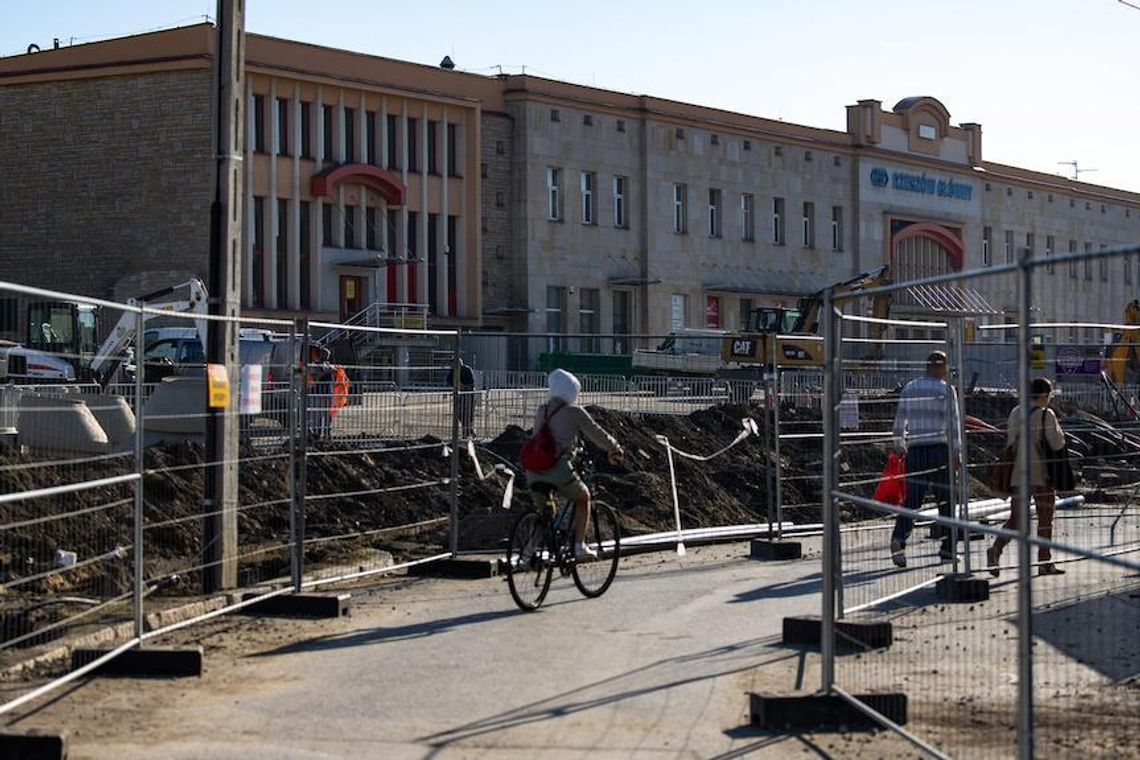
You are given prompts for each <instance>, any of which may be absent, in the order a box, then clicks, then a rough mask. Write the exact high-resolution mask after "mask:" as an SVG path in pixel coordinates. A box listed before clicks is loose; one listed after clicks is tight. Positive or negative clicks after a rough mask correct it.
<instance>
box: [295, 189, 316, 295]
mask: <svg viewBox="0 0 1140 760" xmlns="http://www.w3.org/2000/svg"><path fill="white" fill-rule="evenodd" d="M310 213H312V204H311V203H309V201H301V208H300V214H301V218H300V219H298V220H297V221H298V222H300V224H299V225H298V227H299V230H298V233H297V234H298V235H300V238H301V239H300V240H298V241H297V243H298V248H299V249H300V254H301V282H300V288H301V294H300V295H301V308H302V309H308V308H309V307H310V306H311V305H312V300H311V299H310V297H309V292H310V290H312V283H310V282H309V280H310V278H311V277H312V276H313V274H312V273H313V265H312V259H313V254H312V245H311V241H310V237H311V235H312V220H311V218H310V216H309V214H310Z"/></svg>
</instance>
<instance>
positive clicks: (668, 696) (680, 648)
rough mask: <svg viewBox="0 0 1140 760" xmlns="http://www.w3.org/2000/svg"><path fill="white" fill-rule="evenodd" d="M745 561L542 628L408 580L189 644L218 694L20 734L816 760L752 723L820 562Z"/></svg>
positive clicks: (338, 749) (706, 565)
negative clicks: (316, 611) (334, 615)
mask: <svg viewBox="0 0 1140 760" xmlns="http://www.w3.org/2000/svg"><path fill="white" fill-rule="evenodd" d="M747 552H748V545H747V544H746V543H741V544H733V545H724V546H718V547H706V548H698V549H694V548H691V547H690V549H689V554H688V556H687V557H686V558H684V559H679V558H677V557H676V556H675V555H674V554H671V553H670V554H657V555H642V556H639V557H634V558H632V559H628V560H626V561H623V564H622V567H621V569H620V573H619V576H618V578H617V581H616V582H615V583H614V585H613V587H612V588H611V589H610V591H609V592H608V593H607V594H606V595H605V596H603V597H602V598H600V599H596V600H586V599H584V598H582V597H581V596H579V595H578V593H577V591H576V590H575V589H574V587H573V584H572V583H571V582H570V579H568V578H566V579H562V580H556V581H555V587H554V589H553V590H552V592H551V595H550V597H549V598H548V600H547V603H546V605H545V606H544V607H543V609H542V610H541V611H539V612H537V613H532V614H524V613H521V612H518V611H516V609H515V608H514V606H513V603H512V601H511V599H510V596H509V594H508V592H507V589H506V588H505V584H504V583H503V582H502V581H500V580H497V579H491V580H483V581H454V580H410V579H404V580H397V579H394V580H390V581H387V582H384V583H381V584H380V585H377V586H373V587H372V588H370V589H363V590H358V591H357V592H355V595H354V599H355V601H356V606H355V608H354V612H353V615H352V617H350V618H342V619H341V620H339V621H322V622H313V621H280V620H265V619H256V618H240V617H235V618H232V619H223V621H222V622H218V623H215V624H211V625H207V626H203V627H202V628H199V629H191V631H192V633H190V634H187V635H188V636H189V637H190V638H191V639H192V640H196V641H199V642H201V643H202V644H203V645H204V646H205V647H206V673H205V675H204V676H203V677H202V678H201V679H194V680H186V679H184V680H141V681H140V680H112V679H97V680H94V681H91V682H89V683H87V684H85V685H82V686H80V687H77V688H75V689H73V690H72V691H70V692H69V693H67V694H65V695H63V696H62V697H60V698H58V699H56V700H55V701H54V702H52V703H50V704H48V705H46V706H45V707H42V708H39V709H37V710H36V711H34V712H33V713H32V714H30V715H29V716H27V717H25V718H23V719H21V720H19V721H18V722H17V723H16V725H15V726H12V727H13V728H21V729H28V728H37V727H38V728H46V729H53V730H59V729H60V728H64V729H66V730H68V731H69V733H70V738H71V750H72V754H71V756H72V757H73V758H144V757H145V758H154V757H163V758H172V759H175V760H179V759H182V758H231V757H244V758H361V757H377V758H428V757H431V758H437V757H438V758H450V757H495V758H504V757H505V758H515V757H517V758H523V757H526V758H531V757H591V758H594V757H621V758H673V757H714V756H723V757H738V756H744V755H746V754H747V755H751V754H753V753H754V752H762V753H764V754H766V755H769V756H784V755H785V754H799V755H802V753H803V752H804V751H805V749H807V748H808V745H809V744H810V746H812V747H816V745H814V744H811V740H809V739H806V738H800V739H793V738H788V737H772V736H764V735H759V734H757V732H755V731H753V730H751V729H749V728H747V723H748V720H749V712H748V703H747V692H748V691H749V690H750V689H768V688H776V689H779V690H782V691H791V690H792V689H794V688H795V686H796V683H795V680H796V674H797V672H800V671H799V670H798V668H797V662H798V661H799V660H800V658H801V654H800V653H799V652H796V651H792V650H788V649H785V648H782V647H780V646H779V645H778V640H779V633H780V629H781V624H782V618H783V617H784V616H785V615H788V614H810V613H815V612H818V610H819V565H818V559H805V560H800V561H795V562H781V563H761V562H758V561H755V560H751V559H748V558H747ZM810 670H814V668H810ZM815 677H816V678H817V677H818V676H815ZM816 685H817V683H806V684H804V688H805V689H807V690H809V691H810V690H811V689H813V688H815V686H816ZM848 741H850V739H848ZM866 741H870V740H869V739H868V740H866ZM789 742H790V743H789ZM867 749H869V747H867ZM817 751H818V748H817Z"/></svg>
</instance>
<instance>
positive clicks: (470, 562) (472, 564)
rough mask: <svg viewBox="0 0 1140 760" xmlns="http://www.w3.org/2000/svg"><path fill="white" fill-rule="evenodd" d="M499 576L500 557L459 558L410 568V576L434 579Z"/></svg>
mask: <svg viewBox="0 0 1140 760" xmlns="http://www.w3.org/2000/svg"><path fill="white" fill-rule="evenodd" d="M499 574H500V570H499V558H498V557H457V558H455V559H441V560H437V561H435V562H425V563H424V564H422V565H413V566H411V567H409V568H408V575H419V576H430V577H433V578H461V579H471V578H494V577H495V576H496V575H499Z"/></svg>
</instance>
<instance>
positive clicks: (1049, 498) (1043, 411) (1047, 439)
mask: <svg viewBox="0 0 1140 760" xmlns="http://www.w3.org/2000/svg"><path fill="white" fill-rule="evenodd" d="M1030 393H1031V394H1032V399H1031V401H1030V403H1032V405H1033V409H1032V410H1030V413H1029V445H1030V446H1032V447H1033V455H1032V456H1031V457H1030V469H1029V483H1030V492H1031V493H1032V494H1033V501H1034V503H1035V504H1036V505H1037V537H1038V538H1040V539H1043V540H1046V541H1050V540H1052V538H1053V513H1054V511H1055V504H1056V501H1057V495H1056V492H1054V490H1053V486H1051V485H1049V481H1048V479H1047V478H1046V477H1045V456H1046V455H1047V454H1048V453H1049V452H1048V451H1045V450H1044V447H1045V446H1048V447H1049V448H1050V449H1051V450H1052V451H1057V450H1059V449H1061V448H1063V447H1064V446H1065V433H1064V432H1063V431H1062V430H1061V423H1059V422H1058V421H1057V415H1056V413H1055V412H1054V411H1053V410H1052V409H1050V408H1049V402H1050V401H1051V400H1052V398H1053V384H1052V383H1050V382H1049V381H1048V380H1047V379H1045V378H1043V377H1039V378H1037V379H1035V380H1034V381H1033V383H1032V384H1031V385H1030ZM1006 431H1007V432H1006V443H1007V445H1011V444H1013V443H1014V442H1016V441H1017V437H1018V435H1020V433H1021V405H1020V404H1019V405H1017V406H1015V407H1014V408H1013V411H1012V412H1010V413H1009V421H1008V422H1007V423H1006ZM1023 462H1024V459H1023V458H1022V452H1021V449H1020V448H1019V449H1018V452H1017V460H1016V461H1015V462H1014V469H1013V472H1014V476H1015V477H1017V473H1019V472H1021V468H1022V464H1023ZM1020 512H1021V496H1020V495H1019V494H1018V493H1017V490H1016V489H1015V491H1014V494H1013V497H1012V498H1011V499H1010V515H1009V519H1008V520H1006V521H1005V525H1004V526H1003V527H1004V528H1005V529H1006V530H1017V528H1018V520H1017V518H1018V515H1019V514H1020ZM1008 543H1009V539H1008V538H1006V537H1004V536H999V537H998V538H996V539H994V544H993V546H991V547H990V548H989V549H987V550H986V565H987V566H988V569H989V571H990V575H992V576H994V577H995V578H996V577H997V576H998V575H999V574H1000V572H1001V571H1000V570H999V569H998V563H999V562H1000V561H1001V553H1002V550H1003V549H1005V546H1006V544H1008ZM1051 559H1052V553H1051V552H1050V551H1049V547H1048V546H1038V547H1037V561H1038V562H1039V563H1041V564H1040V567H1038V569H1037V574H1038V575H1063V574H1064V573H1065V571H1064V570H1062V569H1061V568H1059V567H1057V566H1056V565H1054V564H1053V563H1052V562H1051V561H1050V560H1051Z"/></svg>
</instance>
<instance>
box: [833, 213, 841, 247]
mask: <svg viewBox="0 0 1140 760" xmlns="http://www.w3.org/2000/svg"><path fill="white" fill-rule="evenodd" d="M831 250H833V251H842V250H843V207H842V206H832V207H831Z"/></svg>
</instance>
